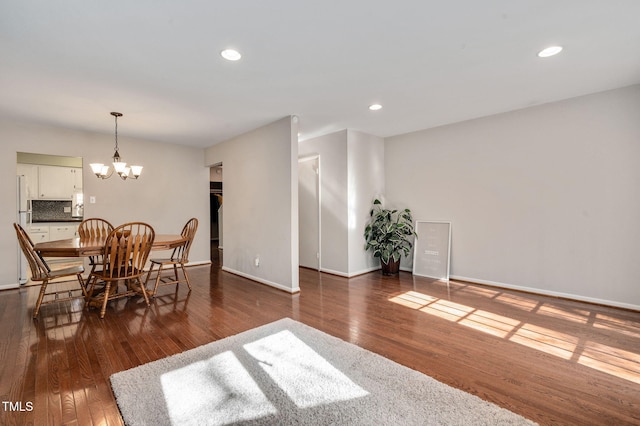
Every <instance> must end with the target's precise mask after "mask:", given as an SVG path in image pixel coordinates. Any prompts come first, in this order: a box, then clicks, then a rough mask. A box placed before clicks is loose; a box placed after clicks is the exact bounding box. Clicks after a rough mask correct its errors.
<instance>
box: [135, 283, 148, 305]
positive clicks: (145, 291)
mask: <svg viewBox="0 0 640 426" xmlns="http://www.w3.org/2000/svg"><path fill="white" fill-rule="evenodd" d="M135 280H136V281H137V282H138V285H139V286H140V291H142V296H143V297H144V301H145V302H146V304H147V306H149V296H147V289H146V288H145V286H144V285H142V281H141V280H140V278H136V279H135ZM145 284H146V283H145Z"/></svg>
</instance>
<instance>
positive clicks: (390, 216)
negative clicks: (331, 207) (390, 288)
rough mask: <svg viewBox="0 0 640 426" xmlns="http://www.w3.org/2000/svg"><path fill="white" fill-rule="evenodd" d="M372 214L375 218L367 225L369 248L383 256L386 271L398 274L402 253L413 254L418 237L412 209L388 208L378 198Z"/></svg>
mask: <svg viewBox="0 0 640 426" xmlns="http://www.w3.org/2000/svg"><path fill="white" fill-rule="evenodd" d="M369 215H370V216H371V219H370V221H369V223H368V224H367V226H366V227H365V229H364V238H365V240H366V246H365V249H366V250H372V251H373V256H374V257H379V258H380V264H381V265H382V273H383V274H384V275H395V274H397V273H398V271H399V270H400V257H401V255H402V254H404V255H405V256H408V255H409V253H410V252H411V248H412V247H413V240H412V237H414V236H415V237H417V235H416V233H415V231H414V229H413V217H412V216H411V210H409V209H404V210H389V209H384V208H382V203H381V202H380V200H378V199H375V200H374V201H373V207H372V208H371V211H370V212H369Z"/></svg>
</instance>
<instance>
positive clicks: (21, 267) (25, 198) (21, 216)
mask: <svg viewBox="0 0 640 426" xmlns="http://www.w3.org/2000/svg"><path fill="white" fill-rule="evenodd" d="M17 185H18V188H17V189H18V190H17V193H18V200H17V201H18V203H17V204H18V217H17V218H16V219H17V220H16V221H17V223H18V224H20V226H22V227H23V228H24V229H25V230H26V231H27V232H29V228H30V226H31V194H29V189H28V188H29V186H28V185H27V177H26V176H24V175H18V179H17ZM16 244H17V245H18V283H19V284H25V283H26V282H27V267H28V265H27V259H26V258H25V257H24V254H22V250H21V249H20V244H19V243H18V240H17V239H16Z"/></svg>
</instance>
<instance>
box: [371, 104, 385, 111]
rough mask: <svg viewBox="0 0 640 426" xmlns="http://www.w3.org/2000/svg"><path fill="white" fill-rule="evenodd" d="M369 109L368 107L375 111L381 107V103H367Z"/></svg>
mask: <svg viewBox="0 0 640 426" xmlns="http://www.w3.org/2000/svg"><path fill="white" fill-rule="evenodd" d="M369 109H370V110H371V111H377V110H379V109H382V105H380V104H373V105H369Z"/></svg>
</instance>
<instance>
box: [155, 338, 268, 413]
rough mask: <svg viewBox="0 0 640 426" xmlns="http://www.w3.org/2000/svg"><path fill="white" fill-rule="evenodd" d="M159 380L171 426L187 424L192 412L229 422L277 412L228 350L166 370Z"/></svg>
mask: <svg viewBox="0 0 640 426" xmlns="http://www.w3.org/2000/svg"><path fill="white" fill-rule="evenodd" d="M160 381H161V382H162V392H163V394H164V398H165V403H166V407H167V411H168V415H169V418H170V419H171V424H176V425H178V424H189V422H193V418H192V417H193V413H195V412H203V411H207V412H208V413H210V414H211V417H212V418H216V419H225V420H228V421H229V423H234V422H240V421H247V420H252V419H257V418H260V417H264V416H268V415H270V414H275V413H277V410H276V408H275V407H274V406H273V405H272V404H271V403H270V402H269V400H268V399H267V397H266V396H265V394H264V393H263V392H262V390H261V389H260V386H258V384H257V383H256V382H255V381H254V380H253V378H252V377H251V375H250V374H249V372H248V371H247V370H246V369H245V368H244V367H243V365H242V363H241V362H240V360H238V358H237V357H236V356H235V355H234V354H233V353H232V352H230V351H227V352H223V353H221V354H218V355H216V356H213V357H211V358H209V359H207V360H204V361H200V362H196V363H193V364H189V365H187V366H185V367H183V368H179V369H177V370H173V371H169V372H167V373H165V374H163V375H162V376H161V378H160ZM195 390H197V391H195ZM204 407H206V410H205V408H204Z"/></svg>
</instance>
